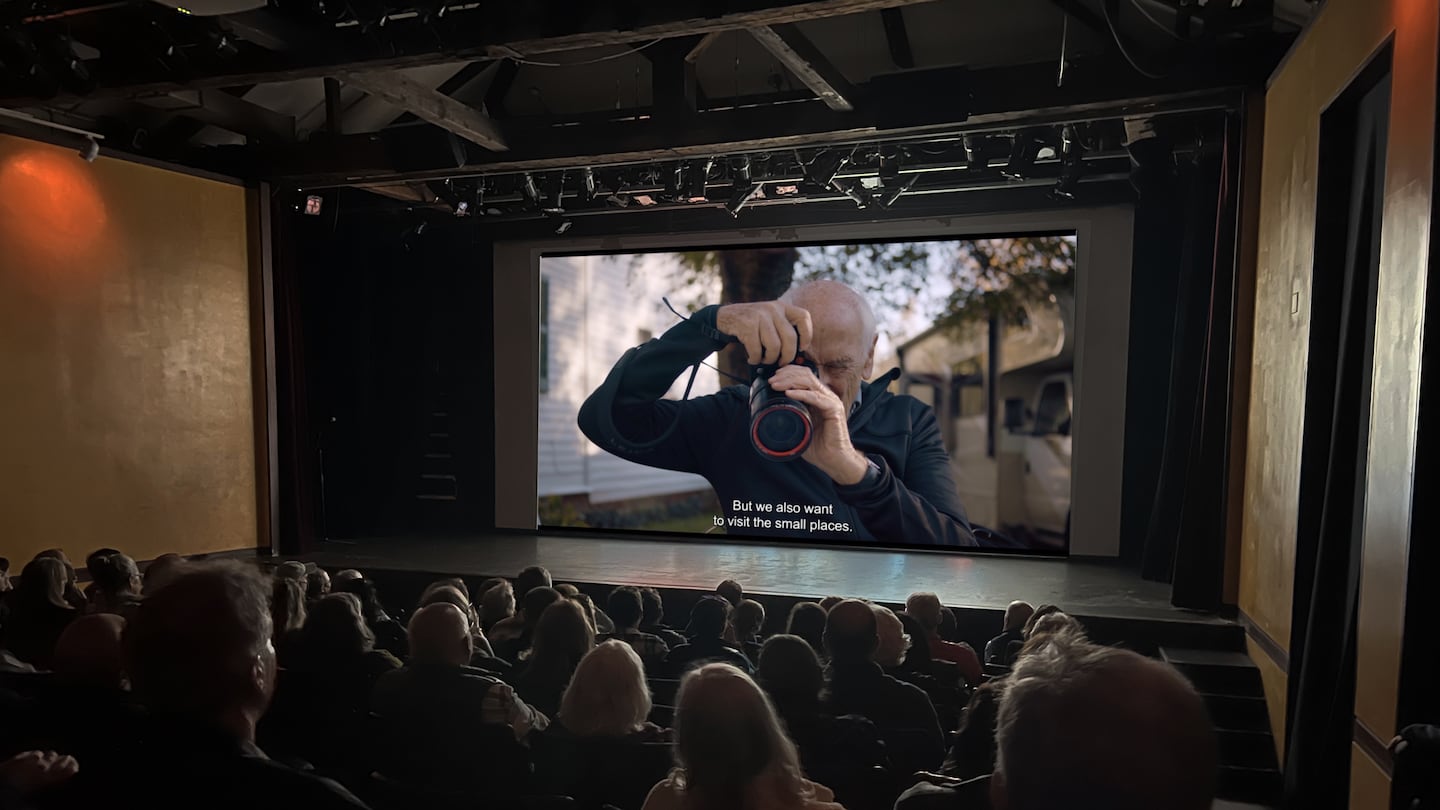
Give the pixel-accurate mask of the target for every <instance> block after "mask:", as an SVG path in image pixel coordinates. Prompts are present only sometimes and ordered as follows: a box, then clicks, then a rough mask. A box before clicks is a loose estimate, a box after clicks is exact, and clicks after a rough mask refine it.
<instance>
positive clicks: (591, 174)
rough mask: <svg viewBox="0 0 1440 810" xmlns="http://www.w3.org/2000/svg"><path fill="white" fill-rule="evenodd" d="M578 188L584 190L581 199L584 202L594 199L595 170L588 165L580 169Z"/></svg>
mask: <svg viewBox="0 0 1440 810" xmlns="http://www.w3.org/2000/svg"><path fill="white" fill-rule="evenodd" d="M580 188H581V189H582V190H583V192H584V193H583V195H582V197H581V199H583V200H584V201H585V202H587V203H588V202H590V201H591V200H593V199H595V170H594V169H592V168H590V167H589V166H586V167H585V168H583V169H581V170H580Z"/></svg>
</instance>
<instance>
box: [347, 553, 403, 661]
mask: <svg viewBox="0 0 1440 810" xmlns="http://www.w3.org/2000/svg"><path fill="white" fill-rule="evenodd" d="M341 574H354V576H341ZM332 588H333V590H334V591H335V592H336V593H353V594H355V596H356V598H358V599H359V600H360V614H361V615H362V616H364V617H365V624H366V625H367V626H368V627H369V628H370V632H371V633H374V634H375V649H377V650H384V651H386V652H388V653H390V654H391V655H393V656H395V657H396V658H404V657H405V656H406V655H408V654H409V651H410V647H409V643H408V642H407V640H406V638H405V627H404V626H403V625H401V624H400V622H398V621H396V620H395V619H393V618H391V617H390V614H389V613H386V612H385V608H384V606H383V605H381V604H380V593H379V592H378V591H377V590H376V589H375V583H374V582H371V581H370V580H368V579H366V578H365V577H363V576H361V575H360V572H359V571H356V570H355V569H353V568H350V569H346V570H345V571H341V572H340V573H338V574H336V575H335V579H334V580H333V585H332Z"/></svg>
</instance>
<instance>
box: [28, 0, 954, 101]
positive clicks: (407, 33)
mask: <svg viewBox="0 0 1440 810" xmlns="http://www.w3.org/2000/svg"><path fill="white" fill-rule="evenodd" d="M933 1H934V0H728V2H726V3H724V4H723V9H724V10H723V11H719V12H718V13H717V11H716V3H715V2H714V0H669V1H668V2H664V3H629V2H610V3H605V4H598V3H597V4H595V5H594V7H592V8H590V9H589V12H588V14H587V15H586V18H585V19H584V20H583V21H582V22H581V30H578V31H573V32H570V33H564V34H555V33H554V32H553V30H551V29H553V24H554V21H553V20H551V21H549V22H547V21H546V20H545V19H544V15H538V16H539V19H537V15H536V14H535V13H534V10H533V8H527V7H528V6H530V5H531V4H527V3H481V4H477V5H476V7H475V8H473V9H469V10H463V11H462V10H457V11H452V12H451V13H449V14H447V15H446V16H445V36H444V41H443V43H442V42H440V41H439V40H438V39H437V37H436V36H435V35H434V31H433V29H432V28H431V27H430V26H428V25H426V24H424V23H423V22H421V21H420V18H418V17H415V18H408V19H397V20H391V21H390V23H389V24H388V25H386V26H385V28H384V34H383V38H382V37H381V36H379V35H375V34H374V32H371V33H370V34H369V35H367V34H363V33H361V31H360V27H359V26H350V27H346V28H338V29H335V28H326V27H317V28H316V29H315V30H314V31H310V29H309V28H306V29H305V30H306V31H310V35H309V36H308V37H307V38H306V39H305V40H303V47H295V45H296V40H295V32H294V29H293V26H292V21H290V20H288V19H284V18H282V17H280V16H279V15H278V14H276V13H275V12H273V11H272V10H270V9H262V10H261V11H263V12H265V13H264V14H259V13H257V12H250V13H247V15H245V16H244V19H243V20H242V21H241V23H236V22H235V19H232V18H227V20H229V22H228V23H227V24H230V25H236V24H242V23H243V25H245V26H247V27H250V28H252V29H254V33H255V36H256V37H257V39H258V40H259V41H261V42H264V43H265V44H267V45H274V46H276V47H277V48H279V50H261V49H258V48H254V49H247V51H246V52H244V53H241V54H239V55H237V56H236V57H235V58H233V59H230V60H227V61H224V62H214V63H210V64H205V65H197V66H194V67H193V69H191V70H189V71H187V75H178V74H176V73H171V72H168V71H167V70H165V69H164V67H162V66H159V65H157V64H155V63H154V61H153V60H144V59H136V60H127V61H123V62H121V61H112V62H107V61H106V60H105V58H104V57H103V56H102V58H101V60H99V61H100V64H97V65H93V66H91V67H93V68H94V71H93V72H94V73H95V74H96V75H97V76H98V77H99V79H100V84H101V86H100V87H99V88H98V89H97V90H95V91H94V92H93V93H90V94H87V96H86V98H100V97H107V96H108V97H117V96H118V97H135V96H145V95H162V94H164V93H168V92H171V91H174V90H196V89H202V88H207V87H228V86H232V85H237V84H267V83H270V82H279V81H291V80H296V79H313V78H322V77H324V76H330V75H336V74H339V73H347V72H372V71H380V70H395V69H402V68H413V67H424V66H428V65H437V64H444V63H447V62H473V61H476V60H479V59H487V58H489V59H496V58H500V57H514V58H524V57H527V56H534V55H537V54H547V53H557V52H563V51H573V50H581V49H586V48H596V47H607V46H625V45H630V44H632V43H637V42H648V41H651V40H656V39H670V38H673V37H684V36H692V35H703V34H709V33H713V32H720V31H732V30H736V29H740V28H753V27H763V26H772V25H786V24H791V23H795V22H800V21H802V20H812V19H823V18H829V17H839V16H846V15H850V14H859V13H863V12H870V11H879V10H881V9H886V8H896V7H900V6H909V5H915V4H918V3H926V2H933ZM114 13H129V12H128V11H126V12H114ZM251 14H253V15H254V16H253V17H252V16H249V15H251ZM238 17H240V15H237V18H238ZM287 43H288V45H287ZM101 51H102V53H104V51H105V49H104V48H102V49H101ZM62 100H64V101H69V100H74V99H73V98H70V99H62ZM29 101H33V100H32V99H23V98H18V97H0V103H3V104H5V105H6V106H22V105H23V103H25V102H29Z"/></svg>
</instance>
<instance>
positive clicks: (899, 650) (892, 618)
mask: <svg viewBox="0 0 1440 810" xmlns="http://www.w3.org/2000/svg"><path fill="white" fill-rule="evenodd" d="M870 609H871V610H873V611H875V631H876V632H877V633H878V634H879V636H880V643H879V645H878V646H876V647H875V663H877V664H879V665H880V667H881V669H884V670H886V671H887V672H888V671H890V670H892V669H898V668H899V667H900V665H901V664H903V663H905V654H906V653H907V652H909V651H910V643H911V641H910V636H909V635H907V634H906V633H905V625H903V624H901V623H900V617H899V616H896V615H895V611H893V610H891V609H890V608H887V607H885V606H884V605H871V606H870Z"/></svg>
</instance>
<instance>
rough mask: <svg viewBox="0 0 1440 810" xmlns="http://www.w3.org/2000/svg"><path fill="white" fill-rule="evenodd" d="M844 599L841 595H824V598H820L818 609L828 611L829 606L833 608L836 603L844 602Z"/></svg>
mask: <svg viewBox="0 0 1440 810" xmlns="http://www.w3.org/2000/svg"><path fill="white" fill-rule="evenodd" d="M844 601H845V597H843V596H827V597H825V598H824V599H821V600H820V602H819V605H820V609H821V610H823V611H825V612H826V613H829V612H830V608H833V607H835V606H836V605H838V604H840V603H841V602H844Z"/></svg>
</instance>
